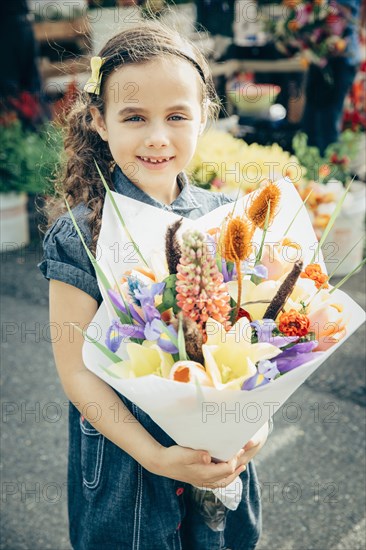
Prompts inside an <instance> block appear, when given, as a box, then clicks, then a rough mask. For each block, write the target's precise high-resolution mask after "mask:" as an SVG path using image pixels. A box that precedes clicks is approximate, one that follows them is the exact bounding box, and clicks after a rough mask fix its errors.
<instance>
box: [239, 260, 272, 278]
mask: <svg viewBox="0 0 366 550" xmlns="http://www.w3.org/2000/svg"><path fill="white" fill-rule="evenodd" d="M242 273H243V275H255V276H256V277H259V278H260V279H268V269H267V268H266V266H265V265H262V264H258V265H255V266H253V267H250V265H249V262H246V261H245V260H244V262H243V263H242Z"/></svg>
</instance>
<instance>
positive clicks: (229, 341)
mask: <svg viewBox="0 0 366 550" xmlns="http://www.w3.org/2000/svg"><path fill="white" fill-rule="evenodd" d="M207 328H208V331H207V335H208V338H207V342H206V344H204V345H203V346H202V351H203V356H204V358H205V368H206V371H207V373H208V374H209V376H210V377H211V379H212V381H213V384H214V386H215V387H216V388H217V389H224V388H225V389H229V388H230V389H240V388H241V386H242V384H243V382H244V381H245V380H246V379H247V378H250V377H251V376H253V375H254V374H255V373H256V372H257V369H256V366H255V364H256V363H257V362H258V361H261V360H265V359H271V358H273V357H276V355H278V354H279V353H281V350H280V349H279V348H277V347H275V346H272V345H271V344H264V343H263V344H252V343H251V330H252V329H251V327H250V324H249V321H248V319H246V318H244V317H243V318H241V319H239V321H238V322H237V323H235V325H234V326H233V327H232V329H231V330H230V331H228V332H226V331H225V329H224V328H223V326H222V325H221V324H220V323H217V321H215V320H213V319H209V320H208V322H207Z"/></svg>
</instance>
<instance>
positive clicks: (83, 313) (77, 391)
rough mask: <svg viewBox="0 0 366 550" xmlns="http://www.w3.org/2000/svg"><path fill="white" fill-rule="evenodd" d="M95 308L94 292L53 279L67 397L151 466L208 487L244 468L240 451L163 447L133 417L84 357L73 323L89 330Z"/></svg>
mask: <svg viewBox="0 0 366 550" xmlns="http://www.w3.org/2000/svg"><path fill="white" fill-rule="evenodd" d="M96 311H97V302H96V301H95V300H94V298H92V297H91V296H89V295H88V294H86V293H85V292H83V291H82V290H79V289H78V288H76V287H74V286H71V285H69V284H66V283H63V282H61V281H56V280H52V279H51V281H50V321H51V334H52V341H53V352H54V357H55V362H56V367H57V371H58V374H59V376H60V379H61V383H62V386H63V388H64V391H65V393H66V395H67V397H68V398H69V400H70V401H71V402H72V403H73V404H74V405H75V407H76V408H77V409H78V410H79V411H80V412H81V413H82V414H83V415H84V416H85V417H86V418H87V420H88V421H89V422H90V423H91V424H92V425H93V426H95V428H96V429H97V430H98V431H99V432H100V433H102V434H103V435H104V436H105V437H107V438H108V439H110V440H111V441H112V442H113V443H115V445H117V446H118V447H120V448H121V449H123V450H124V451H126V452H127V453H128V454H129V455H131V456H132V457H133V458H134V459H135V460H136V461H137V462H139V463H140V464H141V465H142V466H143V467H144V468H146V469H147V470H149V471H150V472H152V473H155V474H158V475H162V476H165V477H170V478H172V479H177V480H180V481H184V482H187V483H191V484H194V485H205V486H207V487H214V486H216V484H220V485H221V486H222V485H227V484H229V483H231V481H232V480H233V479H235V477H236V476H237V475H238V474H240V473H241V472H242V471H243V470H244V469H245V466H243V464H244V462H243V461H240V460H239V458H240V457H241V456H242V455H241V454H238V455H237V456H236V457H234V458H233V459H232V460H231V461H229V462H224V463H220V464H214V463H212V462H211V457H210V455H209V454H208V453H207V452H206V451H194V450H193V449H187V448H185V447H180V446H178V445H174V446H173V447H169V448H166V447H163V446H162V445H160V443H158V442H157V441H156V440H155V439H154V438H153V437H152V436H151V435H150V434H149V432H148V431H147V430H145V428H144V427H143V426H142V425H141V424H140V423H139V422H138V421H137V420H136V419H133V417H132V415H131V413H130V411H129V410H128V409H127V407H126V406H125V405H124V403H123V402H122V401H121V400H120V399H119V397H118V396H117V394H116V393H115V392H114V390H113V389H112V388H111V387H110V386H109V385H108V384H106V383H105V382H104V381H103V380H101V379H100V378H98V377H97V376H96V375H95V374H93V373H92V372H90V371H89V370H88V369H87V368H86V367H85V365H84V363H83V359H82V346H83V343H84V339H83V336H82V334H81V333H80V332H79V331H78V330H76V329H75V328H74V327H73V326H72V325H71V323H74V324H76V325H77V326H79V327H81V328H83V329H84V330H85V329H86V328H87V326H88V325H89V323H90V322H91V320H92V319H93V317H94V315H95V313H96ZM60 335H61V336H60ZM92 404H94V406H91V405H92ZM88 405H90V406H88ZM88 411H89V414H90V417H88ZM96 413H97V414H96ZM92 415H93V416H94V418H93V417H91V416H92Z"/></svg>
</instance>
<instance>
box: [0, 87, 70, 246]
mask: <svg viewBox="0 0 366 550" xmlns="http://www.w3.org/2000/svg"><path fill="white" fill-rule="evenodd" d="M0 129H1V132H0V161H1V162H0V204H1V207H0V210H1V228H0V235H1V250H2V251H3V250H8V249H15V248H19V247H21V246H25V245H27V244H28V243H29V225H28V213H27V204H28V195H36V194H43V193H45V192H47V186H48V184H47V182H49V180H50V178H51V176H52V174H53V172H54V170H55V169H56V167H57V165H58V162H59V154H60V151H61V148H62V146H61V132H60V130H59V129H56V128H55V127H54V126H53V125H52V124H51V123H50V122H48V121H44V115H43V114H42V109H41V106H40V104H39V102H38V101H37V99H36V98H35V97H34V96H32V95H31V94H29V93H28V92H23V93H22V94H21V95H20V96H19V97H17V98H9V99H8V100H7V101H6V104H5V102H4V104H2V105H1V109H0Z"/></svg>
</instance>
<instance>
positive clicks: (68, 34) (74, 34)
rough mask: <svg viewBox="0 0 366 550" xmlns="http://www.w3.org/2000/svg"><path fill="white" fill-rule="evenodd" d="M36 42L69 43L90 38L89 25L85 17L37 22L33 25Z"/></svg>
mask: <svg viewBox="0 0 366 550" xmlns="http://www.w3.org/2000/svg"><path fill="white" fill-rule="evenodd" d="M33 29H34V34H35V37H36V39H37V40H38V42H41V43H42V42H51V43H52V42H53V41H58V42H65V41H66V42H69V41H72V40H75V39H78V38H83V39H84V38H85V37H86V38H88V39H89V38H90V25H89V21H88V19H87V17H79V18H78V19H72V20H60V21H37V22H36V23H34V25H33Z"/></svg>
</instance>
